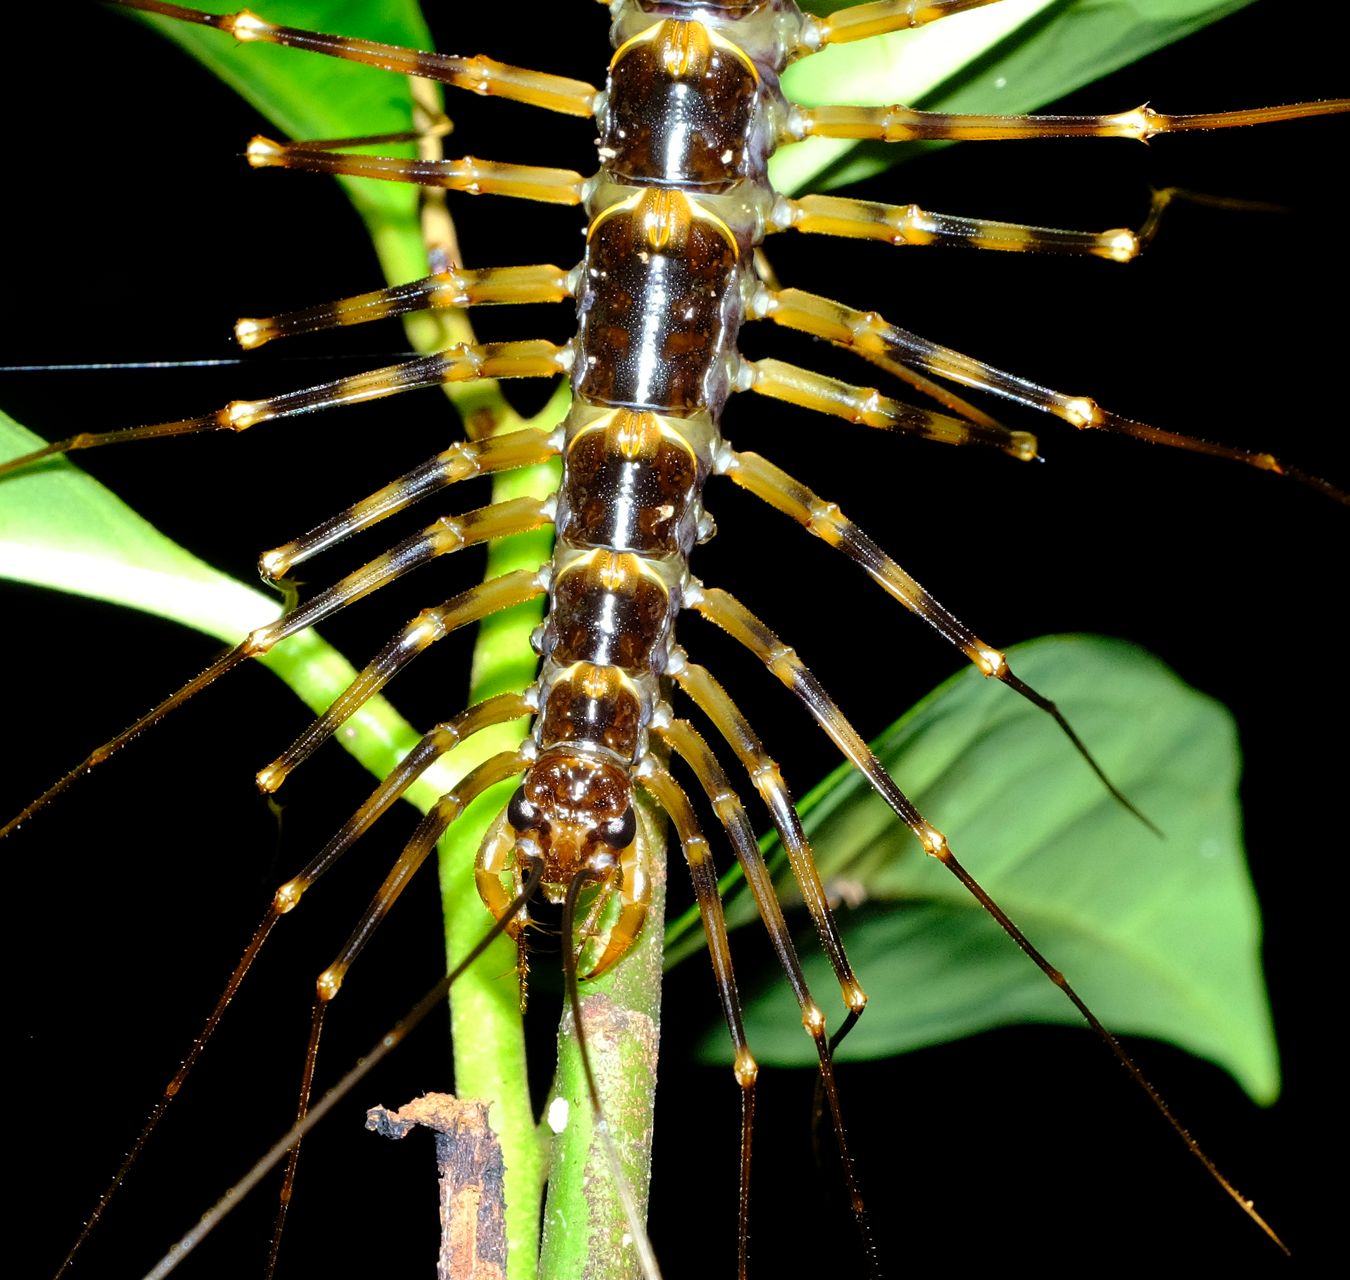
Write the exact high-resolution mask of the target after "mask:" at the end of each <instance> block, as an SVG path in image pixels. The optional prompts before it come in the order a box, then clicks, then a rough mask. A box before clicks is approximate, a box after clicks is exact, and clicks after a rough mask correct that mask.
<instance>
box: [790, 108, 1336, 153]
mask: <svg viewBox="0 0 1350 1280" xmlns="http://www.w3.org/2000/svg"><path fill="white" fill-rule="evenodd" d="M1345 111H1350V98H1329V99H1326V100H1324V101H1321V102H1291V103H1288V104H1286V105H1284V106H1278V107H1257V108H1254V109H1252V110H1250V111H1210V112H1206V113H1204V114H1201V115H1167V114H1164V113H1163V112H1161V111H1155V110H1154V109H1153V108H1152V107H1150V106H1148V105H1144V106H1142V107H1135V108H1133V109H1132V110H1130V111H1117V112H1114V113H1112V114H1109V115H1095V116H1070V115H1044V116H1034V115H1033V116H1000V115H956V114H949V113H947V112H941V111H916V110H914V109H913V108H912V107H906V106H902V105H899V104H897V105H895V106H890V107H850V106H839V107H836V106H826V107H799V108H797V111H796V115H795V117H794V119H793V122H792V135H793V137H794V138H811V137H816V138H857V139H862V138H867V139H871V140H873V141H876V142H915V141H919V140H929V141H932V140H938V139H950V140H958V139H959V140H962V141H971V142H976V141H1013V140H1016V139H1019V138H1133V139H1136V140H1137V141H1139V142H1147V141H1149V139H1150V138H1156V137H1157V136H1158V135H1159V134H1163V133H1189V132H1193V131H1195V130H1200V129H1237V128H1244V127H1246V126H1247V125H1256V124H1277V123H1280V122H1281V121H1285V120H1306V119H1309V118H1311V117H1314V116H1329V115H1339V114H1341V113H1343V112H1345Z"/></svg>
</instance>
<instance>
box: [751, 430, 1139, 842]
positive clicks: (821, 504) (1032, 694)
mask: <svg viewBox="0 0 1350 1280" xmlns="http://www.w3.org/2000/svg"><path fill="white" fill-rule="evenodd" d="M724 472H725V474H726V475H728V476H729V477H730V478H731V479H732V480H733V481H735V483H736V484H738V485H740V486H741V488H743V489H746V490H748V491H749V492H750V493H753V494H754V495H755V496H756V497H757V498H761V499H762V500H763V501H765V502H767V503H768V504H769V505H770V506H771V507H776V508H777V509H778V510H779V511H781V512H783V513H784V514H785V515H788V516H791V517H792V518H793V519H794V520H796V521H797V523H798V524H800V525H801V526H802V527H803V528H804V529H806V531H807V532H808V533H811V534H814V535H815V536H816V537H817V538H820V539H821V541H823V542H826V543H828V544H829V545H830V546H832V547H834V548H836V549H837V550H839V551H842V552H843V553H844V554H845V555H846V556H848V558H849V559H850V560H852V561H853V562H854V563H855V564H857V565H859V566H861V568H862V569H863V570H864V571H865V572H866V573H867V574H868V576H870V577H871V578H872V580H873V581H874V582H876V583H877V584H878V585H879V586H880V587H881V589H882V590H883V591H885V592H886V594H887V595H889V596H891V597H892V598H894V599H896V600H898V601H900V603H901V604H902V605H904V606H905V608H906V609H908V610H909V611H910V612H911V613H912V614H914V615H915V616H916V617H919V618H922V619H923V620H924V621H925V622H926V623H928V625H929V626H930V627H932V628H933V630H934V631H936V632H937V633H938V635H940V636H941V637H942V638H943V639H944V640H946V641H947V643H948V644H952V645H955V646H956V647H957V648H958V649H960V650H961V652H962V653H964V654H965V655H966V657H967V658H969V659H970V661H971V663H972V664H974V666H975V668H976V669H977V670H978V671H979V672H980V674H981V675H983V676H988V677H992V678H994V679H995V680H998V681H1000V682H1001V683H1003V684H1006V685H1007V686H1008V687H1009V688H1010V689H1012V690H1013V691H1014V692H1016V693H1019V694H1021V696H1022V697H1024V698H1025V699H1026V700H1027V701H1028V702H1030V703H1032V705H1033V706H1037V707H1039V708H1040V709H1041V710H1042V711H1045V712H1046V713H1048V714H1049V715H1050V716H1051V717H1053V719H1054V721H1055V723H1056V724H1057V725H1059V727H1060V729H1062V730H1063V731H1064V734H1065V736H1066V737H1067V738H1068V739H1069V741H1070V742H1071V743H1072V744H1073V747H1074V750H1075V751H1077V752H1078V754H1079V755H1080V756H1082V757H1083V759H1084V760H1085V761H1086V762H1087V764H1088V767H1089V768H1090V769H1091V770H1092V772H1093V773H1095V774H1096V775H1097V778H1098V780H1099V781H1100V782H1101V784H1102V785H1103V786H1104V787H1105V788H1106V789H1107V790H1108V791H1109V792H1110V793H1111V795H1112V796H1113V797H1114V798H1115V800H1116V801H1117V802H1118V803H1119V804H1121V805H1123V806H1124V807H1125V808H1126V809H1128V810H1129V811H1130V812H1131V813H1132V814H1134V816H1135V817H1136V818H1138V819H1139V821H1140V822H1142V823H1144V825H1145V826H1147V827H1149V828H1151V829H1152V830H1153V831H1154V832H1155V833H1157V834H1159V835H1161V834H1162V833H1161V832H1159V831H1158V828H1157V827H1155V826H1154V825H1153V823H1151V822H1150V821H1149V820H1148V818H1146V817H1145V816H1144V815H1143V814H1142V813H1140V812H1139V810H1138V809H1137V808H1135V806H1134V805H1133V804H1132V803H1131V802H1130V800H1129V799H1128V798H1127V797H1126V796H1125V795H1124V794H1123V793H1122V792H1121V791H1120V789H1119V788H1118V787H1117V786H1116V785H1115V783H1113V782H1112V781H1111V779H1110V778H1108V777H1107V776H1106V772H1105V770H1103V769H1102V767H1101V765H1099V764H1098V763H1097V761H1096V760H1095V759H1094V758H1093V755H1092V752H1090V751H1089V750H1088V749H1087V747H1086V746H1085V745H1084V743H1083V740H1082V739H1081V738H1080V737H1079V736H1078V734H1077V733H1076V732H1075V731H1074V728H1073V726H1072V725H1071V724H1070V723H1069V722H1068V720H1067V719H1066V718H1065V716H1064V713H1063V712H1062V711H1060V709H1059V708H1058V707H1057V706H1056V705H1055V704H1054V703H1053V702H1052V701H1051V700H1050V699H1049V698H1047V697H1045V695H1044V694H1041V693H1038V692H1037V691H1036V690H1035V689H1033V688H1032V687H1031V686H1030V685H1029V684H1027V683H1026V681H1024V680H1022V679H1021V678H1020V677H1019V676H1017V675H1016V674H1015V673H1014V672H1013V669H1012V668H1011V667H1010V666H1009V665H1008V660H1007V658H1006V657H1005V655H1004V654H1003V651H1002V650H1001V649H995V648H994V647H993V646H992V645H988V644H986V643H985V642H984V641H983V640H981V639H980V638H979V636H977V635H976V634H975V633H974V632H973V631H972V630H971V629H970V628H969V627H968V626H966V624H965V623H964V622H962V621H961V619H960V618H958V617H957V616H956V615H955V614H953V613H952V612H951V611H950V610H948V609H947V608H945V607H944V606H943V605H942V604H941V603H940V602H939V601H937V600H936V599H934V597H933V596H931V595H930V594H929V593H928V592H927V591H925V590H924V588H923V587H921V586H920V585H919V584H918V583H917V582H916V581H915V580H914V579H913V578H912V577H910V575H909V574H907V573H906V572H905V571H904V570H903V569H902V568H901V567H900V566H899V565H898V564H897V563H896V562H895V561H894V560H893V559H892V558H891V557H890V556H889V555H887V554H886V552H884V551H883V550H882V549H881V548H880V547H879V546H877V544H876V543H875V542H873V541H872V539H871V538H869V537H868V536H867V534H865V533H864V532H863V531H862V530H861V529H859V528H858V526H857V525H856V524H854V523H853V521H852V520H850V519H848V517H847V516H845V515H844V513H843V512H842V511H840V510H839V508H838V506H836V505H835V504H834V503H833V502H826V501H824V500H822V499H821V498H819V497H818V496H817V495H816V494H815V493H813V492H812V491H811V490H810V489H808V488H807V487H806V486H805V485H804V484H802V483H801V481H799V480H795V479H793V477H792V476H790V475H788V474H787V472H786V471H782V470H780V469H779V468H778V467H776V466H774V465H773V463H771V462H769V461H768V460H767V459H765V458H761V457H760V456H759V455H758V454H756V453H736V452H734V451H732V452H731V453H730V456H729V457H728V458H727V459H726V462H725V464H724Z"/></svg>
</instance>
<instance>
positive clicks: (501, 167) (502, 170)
mask: <svg viewBox="0 0 1350 1280" xmlns="http://www.w3.org/2000/svg"><path fill="white" fill-rule="evenodd" d="M244 155H245V158H246V159H247V160H248V162H249V164H250V165H252V166H253V167H254V168H255V169H303V170H304V171H305V172H306V173H330V174H346V175H348V176H349V177H353V178H375V179H377V180H379V181H382V182H409V183H414V184H416V185H418V186H423V187H439V188H442V189H443V190H446V191H463V192H466V193H467V194H469V195H471V196H487V195H491V196H512V197H514V198H516V199H519V200H539V201H542V202H543V203H545V204H567V205H572V204H580V203H581V193H582V188H583V187H584V185H585V179H584V178H583V177H582V175H581V174H579V173H577V172H576V170H574V169H548V168H541V167H540V166H538V165H529V164H503V163H501V162H499V161H496V160H478V159H475V158H474V157H473V156H463V157H461V158H460V159H458V160H406V159H403V158H401V157H399V156H362V155H347V154H345V153H343V152H340V151H329V150H328V149H327V147H326V146H324V145H323V144H322V143H320V144H319V145H318V146H313V145H311V144H309V143H306V142H278V141H276V140H275V139H274V138H264V137H263V136H262V135H259V136H257V137H255V138H253V139H251V140H250V142H249V144H248V148H247V150H246V151H245V152H244Z"/></svg>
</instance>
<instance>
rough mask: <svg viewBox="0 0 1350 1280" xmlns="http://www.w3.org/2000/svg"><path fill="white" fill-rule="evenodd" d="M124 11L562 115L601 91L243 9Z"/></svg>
mask: <svg viewBox="0 0 1350 1280" xmlns="http://www.w3.org/2000/svg"><path fill="white" fill-rule="evenodd" d="M108 3H109V4H115V5H118V6H120V7H121V8H124V9H139V10H140V11H141V12H142V13H158V14H162V15H163V16H164V17H166V18H176V19H177V20H178V21H180V22H194V23H197V24H198V25H200V26H204V27H214V28H215V29H216V30H217V31H224V32H227V33H228V34H230V35H232V36H233V37H234V38H235V39H236V40H238V41H239V42H240V43H244V42H247V41H257V42H260V43H263V44H277V45H287V46H289V47H290V48H292V49H304V50H306V51H307V52H309V53H322V54H326V55H327V56H328V57H330V58H341V59H343V60H344V61H346V62H361V63H364V64H365V65H366V66H370V67H379V68H380V69H381V70H384V71H394V72H397V73H398V74H399V75H405V76H419V77H421V78H422V79H423V80H435V81H437V82H438V83H440V84H448V85H451V86H453V87H454V88H456V89H468V90H469V91H470V92H472V93H477V94H484V95H489V96H493V97H499V98H508V99H510V100H512V101H514V102H525V103H529V104H530V105H532V106H536V107H543V108H545V109H546V110H548V111H558V112H562V113H563V114H565V115H573V116H589V115H591V114H592V112H593V110H594V101H595V96H596V93H597V90H596V88H595V87H594V85H589V84H587V83H586V82H585V81H584V80H569V79H568V78H566V77H565V76H554V75H548V74H547V73H545V72H542V71H528V70H526V69H525V68H523V67H513V66H509V65H508V64H507V63H504V62H495V61H494V60H493V59H491V58H485V57H483V56H482V55H481V54H479V55H478V56H477V57H472V58H462V57H456V56H454V55H453V54H447V53H427V52H422V51H420V50H416V49H402V48H399V47H398V46H397V45H391V44H381V43H380V42H379V41H376V40H360V39H356V38H354V37H351V36H329V35H324V34H322V33H321V32H317V31H302V30H300V29H299V28H297V27H283V26H279V25H277V24H276V23H273V22H268V21H267V20H266V19H265V18H260V17H259V16H258V15H257V14H256V13H250V12H249V11H248V10H247V9H242V10H240V11H239V12H238V13H219V14H217V13H203V12H202V11H201V10H199V9H187V8H184V7H183V6H182V5H177V4H162V3H160V2H159V0H108Z"/></svg>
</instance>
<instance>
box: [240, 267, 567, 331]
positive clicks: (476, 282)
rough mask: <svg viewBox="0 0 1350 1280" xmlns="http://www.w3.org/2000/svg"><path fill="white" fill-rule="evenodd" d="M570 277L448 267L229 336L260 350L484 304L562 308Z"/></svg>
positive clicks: (540, 270) (251, 323) (545, 271)
mask: <svg viewBox="0 0 1350 1280" xmlns="http://www.w3.org/2000/svg"><path fill="white" fill-rule="evenodd" d="M569 274H570V273H568V272H566V271H563V270H561V269H560V268H559V267H555V266H551V265H548V264H539V265H537V266H526V267H480V268H478V269H477V270H469V269H468V268H465V267H451V268H449V269H448V270H446V271H441V272H438V273H436V274H435V275H431V276H424V277H423V278H422V279H421V280H413V281H410V282H409V283H407V284H400V285H394V286H392V287H390V288H388V289H376V290H374V291H373V292H371V293H362V294H358V295H357V296H356V297H354V298H342V299H340V300H339V301H337V302H329V303H325V304H323V305H322V306H317V307H306V308H305V309H303V310H300V311H288V312H286V313H284V314H282V315H278V316H269V317H266V318H264V319H254V318H244V319H241V320H239V321H237V322H236V324H235V326H234V335H235V337H236V339H238V341H239V345H240V346H242V347H245V348H253V347H261V346H262V345H263V344H264V343H267V342H271V341H274V340H275V339H277V338H289V337H294V336H295V335H297V334H302V333H318V332H320V331H322V330H324V329H336V328H339V327H342V326H344V325H353V324H366V323H368V322H369V321H372V320H387V319H389V318H390V317H391V316H402V315H408V314H410V313H412V312H415V311H435V310H448V309H459V308H463V307H478V306H486V305H489V304H496V303H499V304H506V305H509V304H512V303H525V302H562V301H564V300H565V299H567V298H570V297H571V296H572V289H571V286H570V284H569V282H568V276H569Z"/></svg>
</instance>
